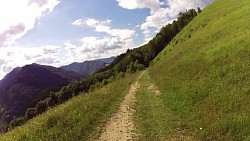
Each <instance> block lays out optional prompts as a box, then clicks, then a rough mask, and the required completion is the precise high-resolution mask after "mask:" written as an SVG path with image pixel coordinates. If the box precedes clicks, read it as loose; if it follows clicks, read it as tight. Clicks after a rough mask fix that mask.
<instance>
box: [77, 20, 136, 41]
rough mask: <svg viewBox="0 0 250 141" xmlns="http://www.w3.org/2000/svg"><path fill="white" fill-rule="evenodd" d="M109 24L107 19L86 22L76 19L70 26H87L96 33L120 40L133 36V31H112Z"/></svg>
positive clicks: (109, 21)
mask: <svg viewBox="0 0 250 141" xmlns="http://www.w3.org/2000/svg"><path fill="white" fill-rule="evenodd" d="M110 23H111V20H109V19H107V20H105V21H99V20H96V19H91V18H89V19H86V20H82V19H78V20H76V21H74V22H73V23H72V24H73V25H78V26H80V25H87V26H89V27H92V28H95V31H96V32H103V33H107V34H108V35H110V36H113V37H118V38H120V39H122V40H126V39H130V38H132V37H133V36H134V34H135V31H134V30H130V29H113V28H111V27H110V26H109V24H110Z"/></svg>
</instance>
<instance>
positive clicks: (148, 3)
mask: <svg viewBox="0 0 250 141" xmlns="http://www.w3.org/2000/svg"><path fill="white" fill-rule="evenodd" d="M117 2H118V4H119V6H121V7H123V8H126V9H137V8H149V9H151V11H152V12H154V11H157V10H158V9H159V8H160V6H161V5H162V4H163V3H162V2H160V1H159V0H117Z"/></svg>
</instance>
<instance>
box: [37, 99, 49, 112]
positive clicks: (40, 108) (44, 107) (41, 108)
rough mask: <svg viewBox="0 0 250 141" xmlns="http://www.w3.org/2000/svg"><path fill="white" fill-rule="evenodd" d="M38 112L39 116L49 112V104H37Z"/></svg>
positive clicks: (43, 102)
mask: <svg viewBox="0 0 250 141" xmlns="http://www.w3.org/2000/svg"><path fill="white" fill-rule="evenodd" d="M36 110H37V114H41V113H43V112H45V111H46V110H47V103H46V101H44V100H43V101H39V102H38V103H37V104H36Z"/></svg>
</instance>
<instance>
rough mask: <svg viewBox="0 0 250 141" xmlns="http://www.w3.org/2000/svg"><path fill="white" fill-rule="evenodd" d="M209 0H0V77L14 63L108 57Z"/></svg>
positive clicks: (142, 41)
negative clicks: (183, 12) (181, 13)
mask: <svg viewBox="0 0 250 141" xmlns="http://www.w3.org/2000/svg"><path fill="white" fill-rule="evenodd" d="M213 1H214V0H1V1H0V21H1V22H0V79H2V78H3V77H4V76H5V75H6V74H7V73H9V72H10V71H11V70H13V69H14V68H15V67H21V66H24V65H26V64H31V63H38V64H42V65H51V66H55V67H59V66H62V65H67V64H70V63H72V62H83V61H86V60H93V59H98V58H107V57H111V56H117V55H119V54H121V53H124V52H125V51H126V50H127V49H132V48H135V47H139V46H140V45H143V44H145V43H147V42H148V41H149V40H150V39H152V38H153V37H154V36H155V34H156V33H157V32H158V31H159V30H160V29H161V27H163V26H164V25H166V24H168V23H171V22H172V21H173V20H175V19H176V17H177V15H178V13H179V12H181V11H185V10H188V9H191V8H194V9H197V7H200V8H201V9H203V8H204V7H206V6H207V5H209V4H210V3H212V2H213Z"/></svg>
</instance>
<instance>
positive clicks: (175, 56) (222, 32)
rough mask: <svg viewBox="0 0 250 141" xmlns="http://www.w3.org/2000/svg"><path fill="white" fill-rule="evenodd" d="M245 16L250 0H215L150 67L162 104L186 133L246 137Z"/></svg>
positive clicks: (248, 67)
mask: <svg viewBox="0 0 250 141" xmlns="http://www.w3.org/2000/svg"><path fill="white" fill-rule="evenodd" d="M249 15H250V1H249V0H217V1H216V2H215V3H213V4H212V5H210V6H209V7H207V8H206V9H205V10H204V11H203V12H202V13H201V14H199V15H198V17H196V18H195V19H194V20H193V21H192V22H191V23H190V24H189V25H188V26H186V27H185V29H184V30H183V31H182V32H181V33H180V34H178V35H177V37H176V38H175V40H174V41H172V42H171V44H170V45H168V46H167V48H165V49H164V50H163V51H162V52H161V54H159V55H158V56H157V58H156V59H155V60H154V61H155V62H154V64H155V65H154V66H153V67H151V68H150V69H149V75H150V77H151V78H152V79H153V80H154V82H155V83H156V84H157V86H158V87H159V89H160V91H161V92H162V95H163V96H162V97H163V101H164V102H163V103H164V104H165V106H166V107H168V108H169V109H170V110H171V111H172V112H173V113H174V114H175V115H176V116H177V117H178V118H179V119H180V122H181V124H180V127H179V128H181V129H183V130H185V131H186V132H187V134H188V135H189V136H193V137H195V138H197V139H202V140H243V139H246V140H250V130H249V127H250V108H249V107H250V102H249V101H250V72H249V71H250V16H249ZM189 35H191V38H188V36H189ZM177 42H178V43H177ZM176 43H177V44H176ZM173 125H174V123H173Z"/></svg>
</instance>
